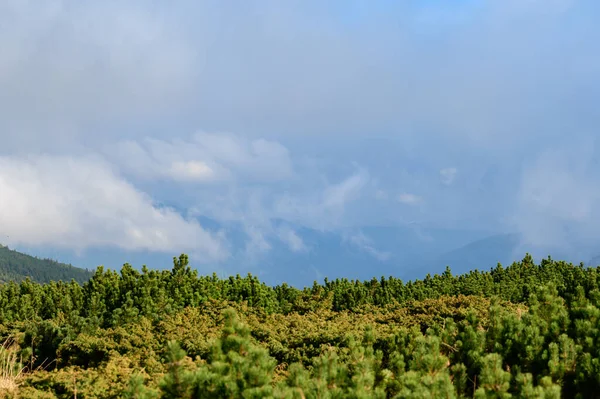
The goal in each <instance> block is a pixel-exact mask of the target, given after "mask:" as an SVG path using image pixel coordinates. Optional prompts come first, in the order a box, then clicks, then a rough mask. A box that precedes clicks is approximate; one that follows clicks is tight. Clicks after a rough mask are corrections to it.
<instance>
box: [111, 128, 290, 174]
mask: <svg viewBox="0 0 600 399" xmlns="http://www.w3.org/2000/svg"><path fill="white" fill-rule="evenodd" d="M106 155H107V156H108V157H111V158H112V159H114V161H115V162H116V163H117V164H119V165H121V167H122V168H123V169H124V171H126V172H127V173H130V174H132V175H133V176H135V177H138V178H142V179H148V180H154V179H164V178H167V179H172V180H176V181H196V182H211V181H232V180H243V181H246V182H251V181H256V182H266V183H268V182H276V181H279V180H284V179H289V178H290V177H292V175H293V165H292V160H291V158H290V154H289V151H288V150H287V148H285V147H284V146H282V145H281V144H279V143H277V142H274V141H269V140H264V139H256V140H250V139H247V138H243V137H240V136H236V135H233V134H227V133H210V134H209V133H198V134H195V135H194V136H193V137H192V139H191V140H187V141H186V140H181V139H176V140H171V141H164V140H159V139H151V138H147V139H145V140H142V141H139V142H138V141H134V140H127V141H122V142H120V143H119V144H118V145H117V148H116V150H115V149H114V148H112V147H107V150H106Z"/></svg>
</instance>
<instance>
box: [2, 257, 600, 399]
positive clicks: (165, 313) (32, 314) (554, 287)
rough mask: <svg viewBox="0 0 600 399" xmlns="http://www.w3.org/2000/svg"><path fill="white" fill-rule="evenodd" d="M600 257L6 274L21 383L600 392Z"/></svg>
mask: <svg viewBox="0 0 600 399" xmlns="http://www.w3.org/2000/svg"><path fill="white" fill-rule="evenodd" d="M599 283H600V268H590V267H586V266H584V265H583V264H579V265H576V264H571V263H567V262H564V261H556V260H553V259H551V258H547V259H543V260H542V261H541V262H539V264H536V263H535V262H534V260H533V258H532V257H531V256H530V255H526V256H525V257H524V258H523V259H522V260H521V261H519V262H515V263H513V264H511V265H509V266H506V267H505V266H502V265H500V264H498V265H497V266H496V267H494V268H492V269H490V270H488V271H479V270H473V271H471V272H469V273H468V274H464V275H453V274H452V272H451V270H450V269H449V268H446V270H445V271H444V272H443V273H441V274H439V275H438V274H436V275H433V276H431V275H427V276H426V277H425V278H423V279H421V280H415V281H407V282H403V281H401V280H399V279H397V278H394V277H381V278H373V279H371V280H367V281H354V280H348V279H336V280H327V279H325V280H324V281H323V283H318V282H315V283H314V284H313V285H312V286H311V287H306V288H304V289H297V288H294V287H291V286H289V285H286V284H282V285H279V286H275V287H271V286H268V285H266V284H265V283H262V282H261V281H259V279H258V278H257V277H255V276H252V275H250V274H249V275H247V276H239V275H237V276H231V277H229V278H225V279H221V278H218V277H217V276H216V275H209V276H204V275H199V274H198V272H197V271H195V270H193V268H192V267H191V266H190V264H189V260H188V257H187V256H186V255H181V256H179V257H176V258H174V259H173V267H172V268H171V269H169V270H160V271H159V270H149V269H147V268H146V267H143V268H142V269H141V270H137V269H135V268H134V267H133V266H131V265H129V264H125V265H123V267H122V268H121V270H120V271H114V270H108V269H104V268H102V267H99V268H98V269H97V270H96V271H95V272H94V274H93V275H92V276H91V278H90V279H89V280H88V281H86V282H84V283H79V282H77V281H75V280H72V281H70V282H62V281H52V282H49V283H37V282H33V281H32V280H30V279H24V280H22V281H19V282H14V281H11V282H5V283H2V284H0V339H1V342H3V345H2V346H1V348H0V397H5V398H48V399H50V398H138V399H145V398H299V399H300V398H415V399H417V398H473V397H474V398H599V397H600V289H599V286H598V285H599Z"/></svg>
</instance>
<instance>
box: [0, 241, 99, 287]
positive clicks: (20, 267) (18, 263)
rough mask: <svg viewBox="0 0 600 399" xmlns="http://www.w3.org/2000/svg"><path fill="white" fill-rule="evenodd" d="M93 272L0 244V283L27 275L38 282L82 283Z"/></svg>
mask: <svg viewBox="0 0 600 399" xmlns="http://www.w3.org/2000/svg"><path fill="white" fill-rule="evenodd" d="M92 274H93V272H92V271H90V270H87V269H81V268H78V267H75V266H72V265H67V264H64V263H60V262H57V261H54V260H51V259H40V258H37V257H34V256H30V255H26V254H24V253H21V252H18V251H15V250H12V249H10V248H8V247H6V246H3V245H0V283H2V282H8V281H22V280H24V279H25V278H27V277H29V278H30V279H31V280H33V281H36V282H39V283H48V282H50V281H59V280H62V281H71V280H75V281H77V282H78V283H84V282H85V281H87V280H89V279H90V278H91V277H92Z"/></svg>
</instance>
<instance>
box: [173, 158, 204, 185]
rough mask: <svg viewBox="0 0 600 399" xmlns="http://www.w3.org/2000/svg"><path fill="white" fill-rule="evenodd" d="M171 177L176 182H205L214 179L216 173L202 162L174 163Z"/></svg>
mask: <svg viewBox="0 0 600 399" xmlns="http://www.w3.org/2000/svg"><path fill="white" fill-rule="evenodd" d="M169 175H170V176H172V177H173V179H174V180H191V181H205V180H210V179H212V178H213V177H214V175H215V172H214V171H213V170H212V168H211V167H210V166H208V165H207V164H206V163H204V162H202V161H174V162H173V163H172V164H171V168H170V169H169Z"/></svg>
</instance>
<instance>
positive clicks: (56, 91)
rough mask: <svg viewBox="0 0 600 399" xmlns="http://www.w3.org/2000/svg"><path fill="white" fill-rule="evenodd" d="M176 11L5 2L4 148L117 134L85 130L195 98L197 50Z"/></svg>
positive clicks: (150, 116) (1, 68) (155, 114)
mask: <svg viewBox="0 0 600 399" xmlns="http://www.w3.org/2000/svg"><path fill="white" fill-rule="evenodd" d="M172 17H173V16H172V15H169V14H168V13H165V12H164V10H161V9H160V7H148V4H147V3H145V2H137V3H136V2H128V3H122V2H117V1H111V0H109V1H103V2H93V3H85V2H83V3H82V2H72V1H63V0H50V1H45V2H44V3H43V4H41V3H36V2H31V1H4V2H2V4H1V5H0V48H2V51H1V52H0V87H2V95H1V96H0V107H1V108H2V111H0V116H1V118H0V128H1V129H2V130H4V131H5V132H6V133H7V138H8V140H6V141H5V142H4V145H10V144H11V143H15V146H14V147H15V148H20V147H22V145H23V143H27V144H28V145H30V146H40V148H45V147H46V146H48V145H54V144H55V143H57V142H58V143H57V144H56V146H57V147H60V146H63V145H67V144H68V143H69V142H70V141H71V139H72V138H73V137H77V138H79V139H81V138H82V137H86V136H87V137H86V138H87V139H88V140H87V141H90V139H91V140H98V139H101V138H102V137H104V136H113V137H114V135H116V134H122V131H119V130H118V129H115V130H114V132H113V131H104V132H102V133H103V134H102V135H97V136H96V137H94V136H95V135H94V134H88V133H87V131H86V130H90V131H95V130H96V128H97V126H98V125H99V124H107V123H108V124H114V123H118V122H123V121H124V120H129V121H131V120H135V119H139V118H144V119H147V120H156V119H157V118H160V117H161V116H162V117H164V116H165V115H169V114H171V113H173V112H175V111H176V110H177V107H180V106H182V104H183V103H184V102H185V101H186V99H189V97H188V96H189V95H190V94H191V86H190V82H191V81H193V79H194V76H195V75H196V73H197V69H196V67H197V62H198V59H197V54H198V49H197V48H196V49H194V47H193V45H191V44H190V42H189V41H188V39H189V37H186V36H185V35H183V34H182V32H181V31H180V30H179V28H178V25H177V22H176V21H175V20H174V19H173V18H172ZM84 127H85V128H84ZM89 127H92V128H91V129H86V128H89ZM48 132H52V137H48ZM117 132H119V133H117Z"/></svg>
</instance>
